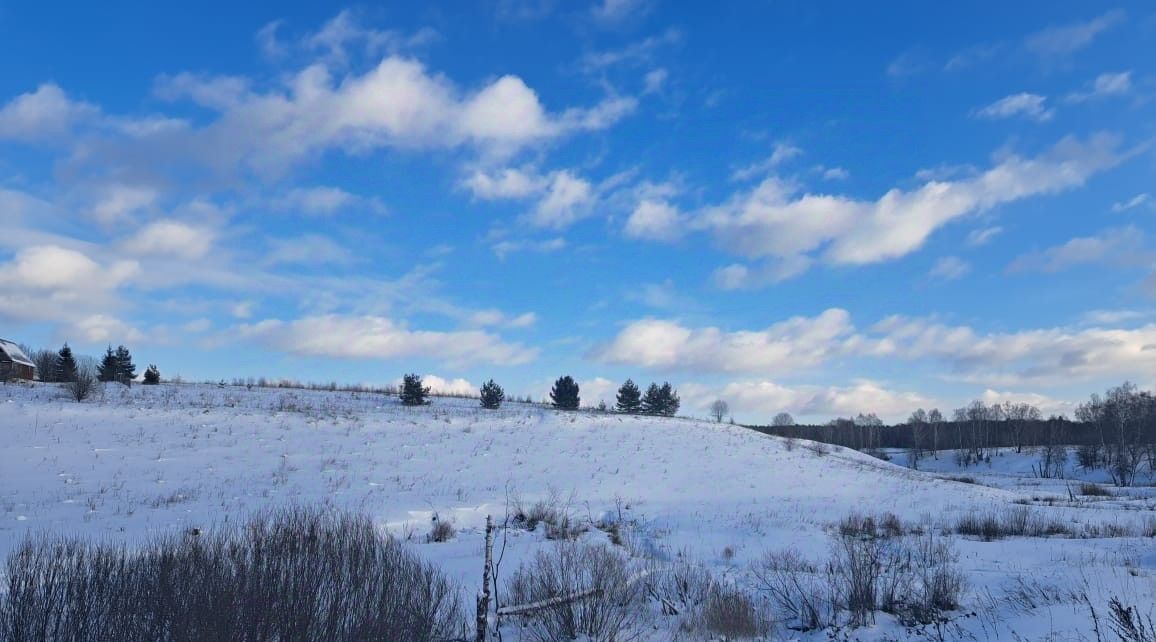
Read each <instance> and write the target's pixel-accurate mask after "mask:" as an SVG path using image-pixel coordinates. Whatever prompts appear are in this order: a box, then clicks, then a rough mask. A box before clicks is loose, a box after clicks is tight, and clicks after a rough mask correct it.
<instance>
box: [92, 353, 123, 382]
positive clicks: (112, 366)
mask: <svg viewBox="0 0 1156 642" xmlns="http://www.w3.org/2000/svg"><path fill="white" fill-rule="evenodd" d="M119 374H120V364H119V363H118V362H117V360H116V353H115V352H113V351H112V346H109V347H108V350H106V351H105V353H104V357H102V358H101V360H100V365H99V366H97V370H96V379H97V381H100V382H102V383H109V382H110V381H116V379H117V376H118V375H119Z"/></svg>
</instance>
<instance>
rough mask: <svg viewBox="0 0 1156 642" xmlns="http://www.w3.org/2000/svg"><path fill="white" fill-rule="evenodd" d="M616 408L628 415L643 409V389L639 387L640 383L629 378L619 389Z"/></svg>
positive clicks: (635, 413)
mask: <svg viewBox="0 0 1156 642" xmlns="http://www.w3.org/2000/svg"><path fill="white" fill-rule="evenodd" d="M616 409H617V410H618V412H622V413H626V414H628V415H637V414H638V413H639V412H640V411H641V410H642V391H641V390H639V389H638V385H637V384H635V383H634V381H633V380H631V379H627V380H626V383H624V384H622V387H621V388H619V389H618V404H617V406H616Z"/></svg>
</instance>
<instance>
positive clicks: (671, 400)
mask: <svg viewBox="0 0 1156 642" xmlns="http://www.w3.org/2000/svg"><path fill="white" fill-rule="evenodd" d="M658 394H659V396H660V397H661V398H662V413H661V414H662V415H664V416H666V417H673V416H675V415H676V414H678V407H679V406H680V405H682V403H681V401H680V400H679V398H678V392H677V391H676V390H675V389H674V388H673V387H671V385H670V382H669V381H664V382H663V383H662V387H661V388H659V389H658Z"/></svg>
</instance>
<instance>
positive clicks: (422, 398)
mask: <svg viewBox="0 0 1156 642" xmlns="http://www.w3.org/2000/svg"><path fill="white" fill-rule="evenodd" d="M399 397H400V398H401V405H403V406H424V405H425V404H427V403H429V400H428V399H427V397H429V387H428V386H423V385H422V380H421V377H419V376H418V375H416V374H407V375H405V377H403V378H402V382H401V394H400V395H399Z"/></svg>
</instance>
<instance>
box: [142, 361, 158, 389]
mask: <svg viewBox="0 0 1156 642" xmlns="http://www.w3.org/2000/svg"><path fill="white" fill-rule="evenodd" d="M160 382H161V371H160V370H157V367H156V366H155V365H153V364H151V363H150V364H149V367H148V369H147V370H145V373H144V385H146V386H155V385H157V384H159V383H160Z"/></svg>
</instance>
